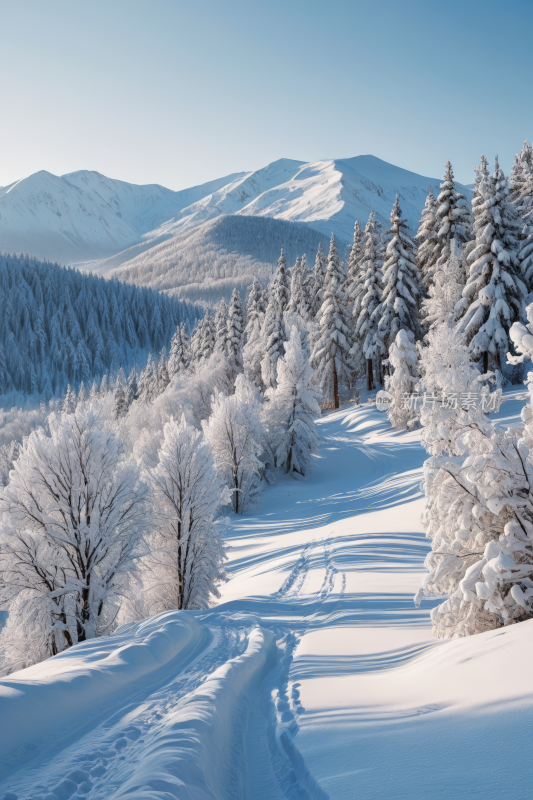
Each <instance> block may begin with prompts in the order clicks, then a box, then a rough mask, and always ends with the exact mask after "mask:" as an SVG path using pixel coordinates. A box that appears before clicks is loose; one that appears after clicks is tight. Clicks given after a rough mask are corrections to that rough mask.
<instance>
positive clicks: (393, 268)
mask: <svg viewBox="0 0 533 800" xmlns="http://www.w3.org/2000/svg"><path fill="white" fill-rule="evenodd" d="M390 221H391V227H390V229H389V230H388V231H387V236H388V239H389V241H388V244H387V250H386V253H385V263H384V265H383V295H382V300H381V303H380V305H379V307H378V308H377V309H376V311H375V312H374V313H375V314H376V316H377V317H378V318H379V324H378V332H377V340H378V342H379V347H381V349H382V350H383V351H384V352H385V353H388V352H389V348H390V345H391V343H392V342H393V341H394V339H395V338H396V335H397V333H398V331H399V330H401V329H402V328H403V329H404V330H408V331H411V332H412V333H413V334H414V337H415V340H417V339H420V337H421V329H420V322H419V319H418V309H419V306H420V301H421V299H422V289H421V286H420V275H419V272H418V268H417V266H416V246H415V244H414V242H413V240H412V239H411V237H410V236H409V226H408V225H407V222H406V221H405V220H404V219H403V218H402V211H401V208H400V200H399V196H398V195H396V201H395V203H394V206H393V208H392V211H391V215H390Z"/></svg>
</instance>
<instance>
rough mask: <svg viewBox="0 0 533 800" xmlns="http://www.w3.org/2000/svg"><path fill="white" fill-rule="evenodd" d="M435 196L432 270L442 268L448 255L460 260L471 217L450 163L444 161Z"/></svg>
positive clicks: (469, 235)
mask: <svg viewBox="0 0 533 800" xmlns="http://www.w3.org/2000/svg"><path fill="white" fill-rule="evenodd" d="M440 188H441V192H440V194H439V196H438V198H437V204H438V205H437V219H438V231H437V250H438V257H437V260H436V262H435V268H434V270H435V271H436V270H438V269H443V268H444V265H445V264H446V262H447V261H448V259H449V257H450V255H451V254H452V253H455V255H456V256H457V258H458V259H459V260H461V257H462V248H463V246H464V245H465V244H466V243H467V242H469V241H471V239H472V218H471V216H470V210H469V208H468V204H467V202H466V200H465V198H464V195H462V194H460V192H458V191H457V189H456V188H455V180H454V176H453V170H452V165H451V163H450V162H449V161H447V162H446V172H445V173H444V181H443V182H442V183H441V185H440Z"/></svg>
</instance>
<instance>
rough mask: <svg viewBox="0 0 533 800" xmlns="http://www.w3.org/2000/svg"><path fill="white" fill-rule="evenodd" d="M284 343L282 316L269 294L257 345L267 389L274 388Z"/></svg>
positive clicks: (263, 380) (262, 377)
mask: <svg viewBox="0 0 533 800" xmlns="http://www.w3.org/2000/svg"><path fill="white" fill-rule="evenodd" d="M284 342H285V328H284V326H283V314H282V311H281V308H280V306H279V303H278V302H277V300H276V297H275V295H273V294H271V295H270V300H269V301H268V306H267V310H266V314H265V321H264V323H263V327H262V329H261V338H260V343H259V351H260V352H261V353H262V354H263V356H262V358H261V379H262V382H263V384H264V386H265V387H266V388H267V389H272V388H275V386H276V380H277V363H278V359H279V358H280V356H282V355H283V344H284Z"/></svg>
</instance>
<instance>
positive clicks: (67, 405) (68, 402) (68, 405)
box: [62, 383, 77, 414]
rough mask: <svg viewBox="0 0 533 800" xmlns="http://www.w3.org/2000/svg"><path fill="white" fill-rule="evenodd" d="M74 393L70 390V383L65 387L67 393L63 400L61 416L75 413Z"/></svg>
mask: <svg viewBox="0 0 533 800" xmlns="http://www.w3.org/2000/svg"><path fill="white" fill-rule="evenodd" d="M76 405H77V402H76V393H75V392H74V391H73V390H72V389H71V388H70V383H69V385H68V386H67V393H66V395H65V398H64V400H63V406H62V412H63V414H73V413H74V412H75V411H76Z"/></svg>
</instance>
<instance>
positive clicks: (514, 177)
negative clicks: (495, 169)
mask: <svg viewBox="0 0 533 800" xmlns="http://www.w3.org/2000/svg"><path fill="white" fill-rule="evenodd" d="M532 168H533V147H531V145H530V144H529V142H528V141H527V139H526V140H525V142H524V146H523V147H522V149H521V151H520V152H519V153H517V154H516V155H515V157H514V162H513V166H512V167H511V172H510V173H509V199H510V201H511V203H514V204H515V205H516V206H517V211H519V208H520V206H521V198H522V197H523V196H524V188H525V184H526V182H527V179H528V176H529V175H530V174H531V171H532ZM525 194H526V195H527V192H526V193H525ZM519 213H520V212H519Z"/></svg>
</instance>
